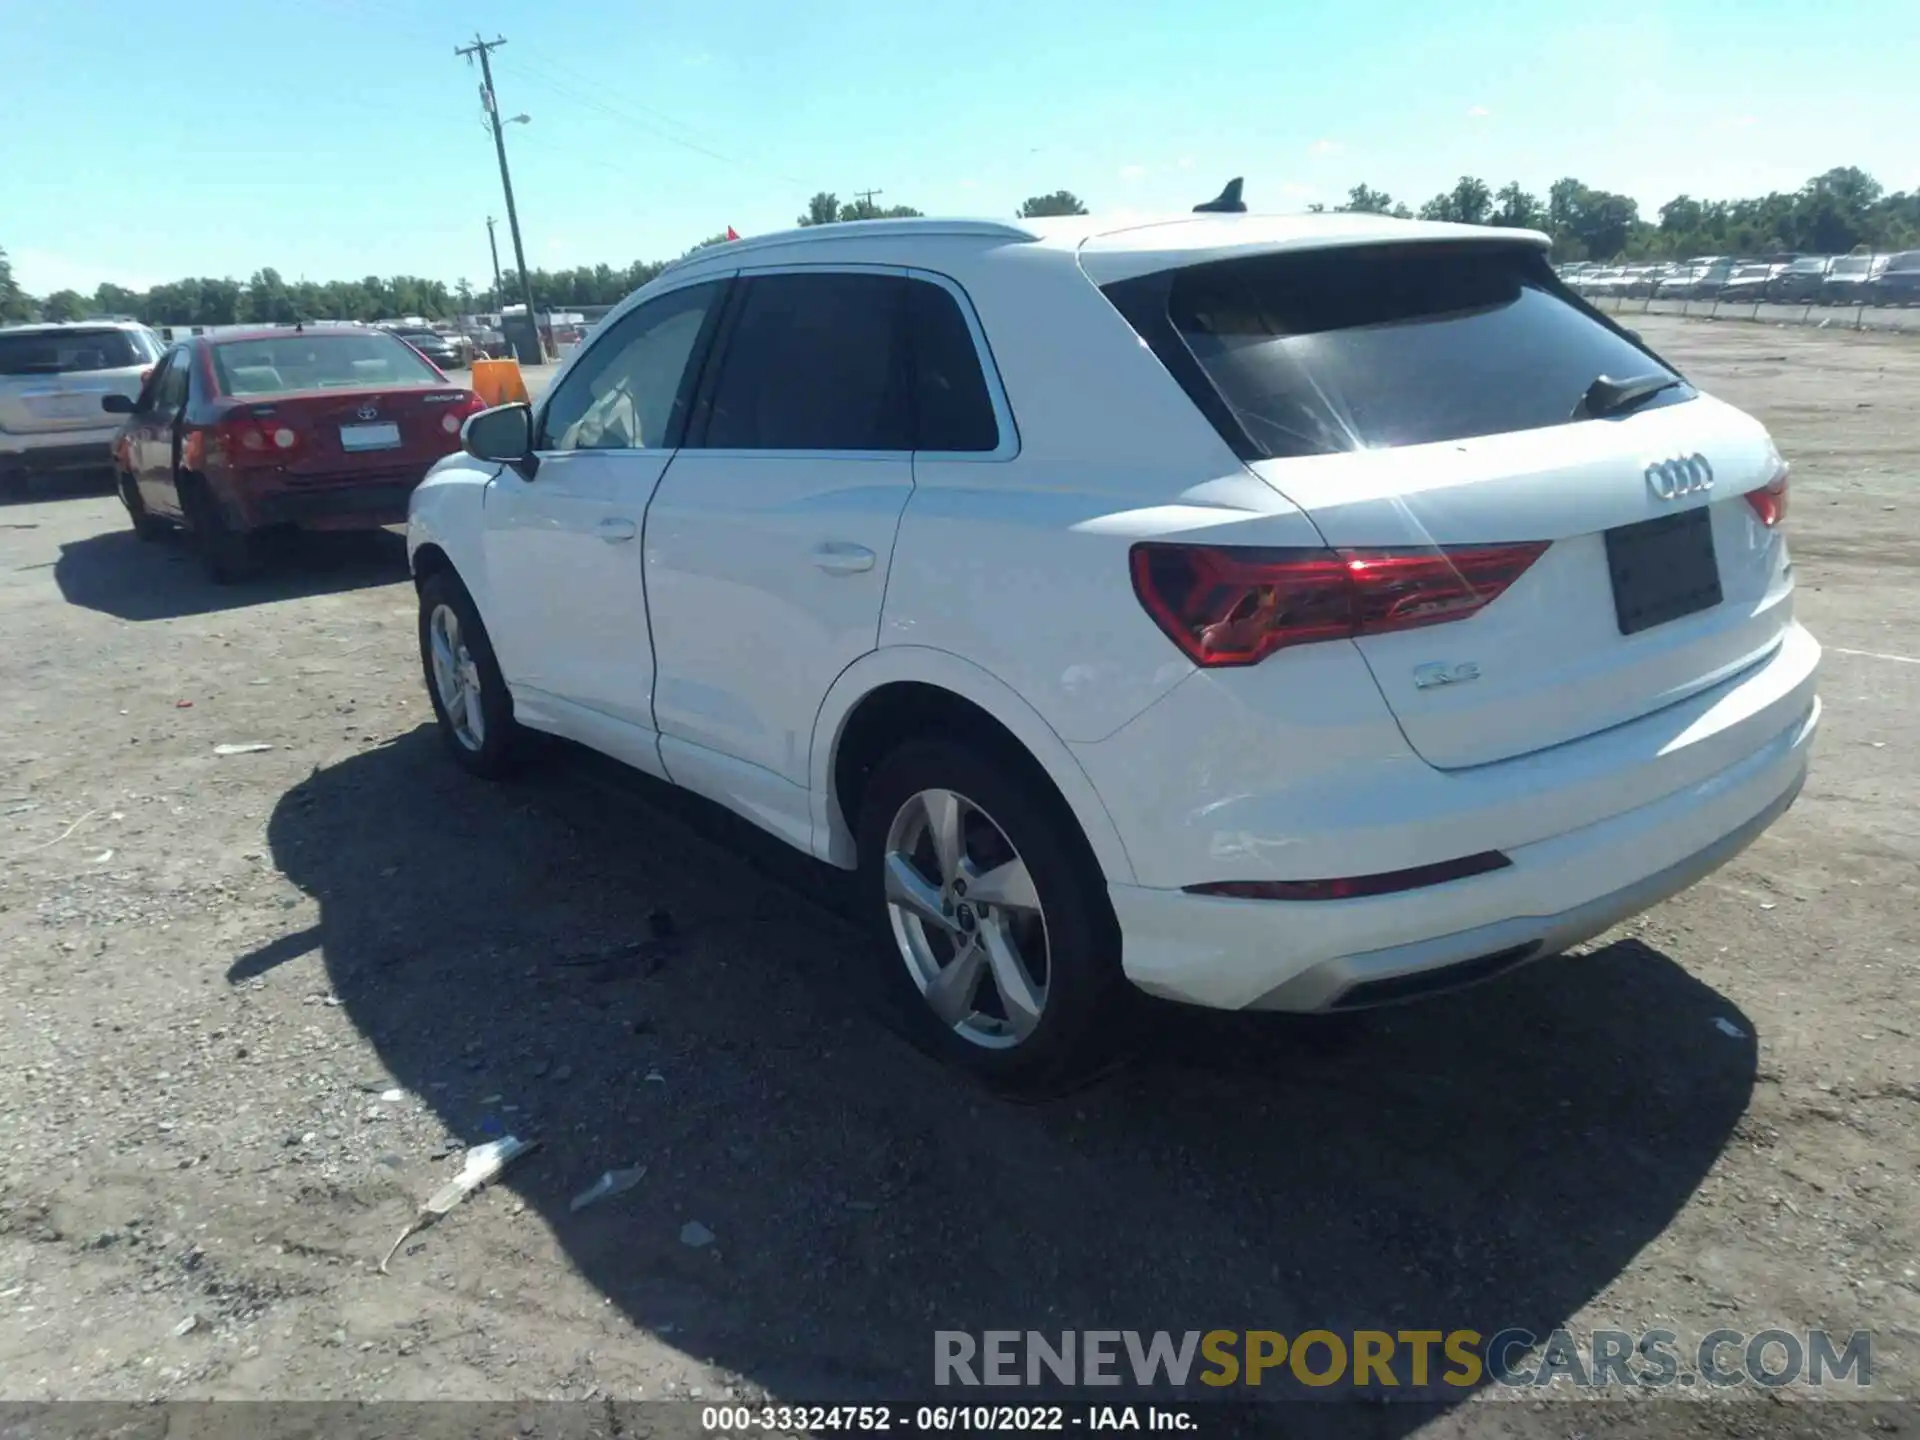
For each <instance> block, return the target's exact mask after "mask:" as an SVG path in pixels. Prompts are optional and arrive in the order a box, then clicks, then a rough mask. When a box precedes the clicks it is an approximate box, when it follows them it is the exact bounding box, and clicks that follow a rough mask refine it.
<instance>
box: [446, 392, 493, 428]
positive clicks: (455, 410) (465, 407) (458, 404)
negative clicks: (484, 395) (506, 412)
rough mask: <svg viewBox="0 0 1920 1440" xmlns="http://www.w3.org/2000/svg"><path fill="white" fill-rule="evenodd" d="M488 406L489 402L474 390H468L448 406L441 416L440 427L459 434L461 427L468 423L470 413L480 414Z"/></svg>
mask: <svg viewBox="0 0 1920 1440" xmlns="http://www.w3.org/2000/svg"><path fill="white" fill-rule="evenodd" d="M486 408H487V402H486V401H484V400H482V399H481V398H480V397H479V396H478V395H475V394H474V393H473V392H472V391H468V392H467V393H466V394H464V395H462V396H461V397H460V398H459V399H458V400H456V401H455V402H454V403H453V404H452V405H450V406H448V407H447V409H446V411H445V412H444V413H443V414H442V415H441V416H440V428H441V429H442V430H444V431H446V432H447V434H449V435H458V434H459V433H460V427H461V426H462V425H464V424H466V421H467V417H468V416H469V415H478V414H479V413H480V412H481V411H482V410H484V409H486Z"/></svg>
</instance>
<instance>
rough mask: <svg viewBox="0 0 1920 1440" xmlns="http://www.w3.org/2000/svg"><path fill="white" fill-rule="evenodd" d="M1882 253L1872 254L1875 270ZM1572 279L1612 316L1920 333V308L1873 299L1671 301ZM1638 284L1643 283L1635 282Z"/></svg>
mask: <svg viewBox="0 0 1920 1440" xmlns="http://www.w3.org/2000/svg"><path fill="white" fill-rule="evenodd" d="M1877 258H1879V257H1877V256H1872V255H1870V256H1868V257H1867V260H1868V267H1869V272H1871V269H1872V266H1873V262H1874V261H1875V260H1876V259H1877ZM1567 278H1568V283H1569V284H1570V285H1571V286H1572V287H1573V288H1574V289H1575V290H1577V291H1579V293H1580V294H1581V295H1582V296H1584V297H1585V299H1586V301H1587V303H1588V304H1590V305H1592V306H1594V307H1595V308H1596V309H1599V310H1604V311H1606V312H1607V313H1608V314H1609V315H1684V316H1688V317H1690V318H1692V319H1697V320H1746V321H1751V322H1754V323H1757V324H1764V325H1808V326H1812V327H1814V328H1817V329H1822V330H1826V329H1846V330H1884V331H1895V332H1904V333H1908V334H1915V335H1920V306H1916V307H1908V306H1904V305H1899V304H1887V303H1879V304H1876V303H1873V302H1872V301H1870V300H1868V299H1866V298H1864V295H1863V298H1861V299H1860V300H1858V301H1856V302H1854V303H1852V304H1839V303H1835V302H1833V301H1830V300H1829V301H1823V300H1820V299H1817V298H1814V299H1805V300H1796V301H1793V302H1790V303H1785V304H1783V303H1780V302H1777V301H1772V300H1767V299H1764V298H1756V299H1745V298H1740V299H1734V300H1727V299H1722V298H1719V297H1717V296H1713V297H1707V298H1702V299H1667V298H1662V297H1659V296H1656V295H1654V294H1652V293H1651V292H1650V290H1648V291H1643V292H1642V293H1640V294H1633V293H1631V292H1629V291H1617V292H1614V293H1607V292H1605V291H1600V292H1598V293H1596V292H1595V291H1594V290H1592V289H1588V288H1583V287H1582V285H1581V284H1580V281H1579V279H1578V277H1567ZM1633 284H1634V287H1635V288H1640V285H1641V282H1640V281H1635V282H1633Z"/></svg>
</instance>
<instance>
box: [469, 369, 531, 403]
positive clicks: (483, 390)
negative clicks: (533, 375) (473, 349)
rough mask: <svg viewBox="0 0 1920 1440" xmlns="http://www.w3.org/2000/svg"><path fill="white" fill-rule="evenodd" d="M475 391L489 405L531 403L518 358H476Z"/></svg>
mask: <svg viewBox="0 0 1920 1440" xmlns="http://www.w3.org/2000/svg"><path fill="white" fill-rule="evenodd" d="M473 393H474V394H476V395H478V396H479V397H480V398H481V400H482V401H484V402H485V403H486V404H488V405H510V404H512V403H513V402H514V401H516V400H517V401H519V402H520V403H521V404H523V405H525V404H530V403H531V401H530V400H529V399H528V396H527V382H526V381H525V380H523V379H522V378H521V376H520V362H519V361H518V360H475V361H474V362H473Z"/></svg>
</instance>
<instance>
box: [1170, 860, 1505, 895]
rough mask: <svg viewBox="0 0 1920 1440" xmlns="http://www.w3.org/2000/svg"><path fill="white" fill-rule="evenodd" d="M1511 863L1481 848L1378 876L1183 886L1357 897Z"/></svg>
mask: <svg viewBox="0 0 1920 1440" xmlns="http://www.w3.org/2000/svg"><path fill="white" fill-rule="evenodd" d="M1512 864H1513V861H1511V860H1509V859H1508V858H1507V857H1506V856H1505V855H1502V854H1501V853H1500V852H1499V851H1498V850H1483V851H1482V852H1481V853H1480V854H1478V855H1463V856H1462V857H1461V858H1460V859H1458V860H1442V861H1440V862H1439V863H1437V864H1434V865H1415V866H1413V867H1412V868H1411V869H1408V870H1388V871H1384V872H1382V873H1381V874H1378V875H1348V876H1344V877H1342V878H1340V879H1337V880H1216V881H1214V882H1213V883H1212V884H1209V885H1189V886H1187V887H1186V889H1187V893H1188V894H1189V895H1219V896H1222V897H1224V898H1226V899H1229V900H1359V899H1364V898H1365V897H1366V896H1369V895H1393V894H1397V893H1399V892H1400V891H1402V890H1422V889H1425V888H1426V887H1427V886H1429V885H1444V884H1446V883H1447V882H1448V881H1450V880H1465V879H1467V878H1469V877H1470V876H1474V875H1487V874H1491V873H1492V872H1493V871H1495V870H1505V869H1507V868H1508V867H1509V866H1510V865H1512Z"/></svg>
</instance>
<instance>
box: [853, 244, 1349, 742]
mask: <svg viewBox="0 0 1920 1440" xmlns="http://www.w3.org/2000/svg"><path fill="white" fill-rule="evenodd" d="M915 263H916V264H917V265H919V266H920V267H922V268H925V269H928V270H933V271H936V272H939V273H942V274H945V275H947V276H949V277H950V278H951V279H953V280H954V281H955V282H956V283H958V284H959V285H960V286H961V288H962V289H964V290H965V291H966V293H967V295H968V296H969V298H970V299H971V301H972V304H973V306H974V309H975V311H976V313H977V314H978V316H979V319H980V322H981V326H982V328H983V330H984V332H985V335H986V339H987V344H988V346H989V347H990V349H991V350H992V357H993V361H994V365H995V368H996V369H997V372H998V374H999V377H1000V379H1001V381H1002V383H1003V384H1004V386H1005V390H1006V395H1007V401H1008V405H1009V408H1010V409H1011V411H1012V414H1013V420H1014V424H1015V426H1016V428H1017V430H1018V440H1019V444H1018V449H1017V451H1016V453H1014V454H1013V456H1012V457H1011V458H1009V459H1005V460H997V461H982V460H973V459H963V458H953V457H932V456H916V457H915V461H914V485H915V488H914V493H913V497H912V499H911V500H910V501H909V502H908V505H907V509H906V512H905V514H904V516H903V517H902V520H901V525H900V531H899V536H898V539H897V541H896V547H895V553H894V563H893V571H892V577H891V580H890V583H889V586H888V591H887V599H886V606H885V610H884V613H883V615H882V619H881V627H880V637H879V643H880V645H881V647H882V648H883V649H884V648H885V647H887V646H892V645H902V646H920V647H926V648H930V649H936V650H942V651H946V652H949V653H951V654H954V655H958V656H961V657H964V658H965V659H966V660H968V661H970V662H971V663H972V664H974V665H976V666H979V667H980V668H981V669H983V670H985V671H986V672H988V673H989V674H991V675H992V676H993V677H995V678H996V679H997V680H998V681H1000V682H1001V683H1003V684H1004V685H1006V686H1007V687H1008V688H1009V689H1010V690H1012V691H1013V692H1014V693H1016V694H1018V695H1019V696H1021V697H1022V698H1023V699H1024V700H1025V701H1026V702H1027V703H1028V704H1030V705H1031V706H1032V707H1033V708H1034V710H1035V711H1036V712H1037V713H1038V714H1039V715H1040V716H1041V717H1042V718H1043V719H1044V720H1045V722H1046V724H1047V725H1048V726H1049V727H1050V728H1051V729H1052V730H1053V731H1054V732H1055V733H1057V734H1058V735H1059V736H1060V737H1061V738H1062V739H1063V740H1067V741H1093V740H1098V739H1101V738H1103V737H1105V736H1107V735H1110V734H1112V733H1113V732H1114V731H1115V730H1117V729H1119V728H1120V727H1121V726H1122V725H1124V724H1125V723H1126V722H1127V721H1128V720H1130V719H1132V718H1133V717H1134V716H1136V715H1138V714H1139V713H1140V712H1141V711H1143V710H1144V709H1146V708H1147V707H1148V706H1149V705H1151V704H1153V703H1154V701H1155V700H1156V699H1158V698H1159V697H1161V696H1163V695H1165V694H1166V693H1167V692H1168V691H1169V690H1171V689H1172V688H1173V687H1174V686H1176V685H1178V684H1179V683H1180V681H1181V680H1182V679H1183V678H1185V677H1186V676H1187V675H1188V674H1190V673H1191V672H1192V669H1193V666H1192V665H1191V663H1190V662H1188V660H1187V659H1186V658H1185V656H1184V655H1182V654H1181V653H1180V651H1179V650H1177V649H1176V648H1175V647H1174V645H1173V643H1172V642H1171V641H1170V640H1168V639H1167V637H1166V636H1165V635H1163V634H1162V633H1161V632H1160V630H1159V628H1158V627H1157V626H1156V625H1155V624H1154V623H1153V622H1152V620H1151V619H1149V618H1148V616H1147V613H1146V611H1145V610H1144V609H1143V608H1142V607H1141V605H1140V603H1139V601H1138V600H1137V599H1136V598H1135V596H1134V593H1133V587H1132V580H1131V577H1130V574H1129V570H1128V551H1129V550H1130V549H1131V547H1132V545H1133V544H1134V543H1135V542H1136V541H1139V540H1149V539H1165V538H1172V537H1186V538H1188V539H1200V538H1203V537H1204V538H1206V539H1209V540H1212V541H1215V542H1217V543H1223V544H1224V543H1234V544H1253V545H1313V544H1317V543H1318V540H1317V536H1316V533H1315V531H1314V529H1313V527H1312V525H1311V524H1310V523H1309V522H1308V521H1307V519H1306V517H1305V516H1304V515H1302V514H1301V513H1300V512H1299V510H1298V509H1296V508H1295V507H1294V505H1293V504H1292V503H1291V502H1290V501H1288V500H1287V499H1286V498H1285V497H1283V496H1280V495H1278V494H1276V493H1275V492H1274V491H1273V490H1272V489H1271V487H1269V486H1266V485H1264V484H1262V483H1261V482H1260V481H1259V480H1258V479H1256V478H1255V477H1254V476H1253V475H1252V474H1251V473H1250V472H1249V471H1248V470H1247V469H1246V468H1245V467H1244V466H1243V465H1241V464H1240V462H1239V461H1238V459H1236V458H1235V456H1234V455H1233V454H1232V452H1231V451H1230V450H1228V449H1227V447H1226V446H1225V444H1224V443H1223V442H1222V441H1221V440H1220V438H1219V436H1218V434H1217V433H1216V432H1215V431H1214V430H1213V428H1212V427H1211V426H1210V425H1209V424H1208V423H1207V422H1206V420H1205V418H1204V417H1203V416H1201V415H1200V413H1199V412H1198V411H1197V410H1196V409H1195V408H1194V407H1193V405H1192V403H1191V402H1190V401H1189V400H1188V399H1187V397H1186V395H1185V394H1184V393H1183V392H1182V391H1181V390H1180V388H1179V386H1178V385H1177V384H1176V383H1175V382H1174V381H1173V379H1172V378H1171V377H1170V376H1169V375H1168V374H1167V372H1166V371H1165V369H1164V368H1163V367H1162V366H1161V365H1160V363H1159V361H1158V360H1156V359H1155V358H1154V357H1153V355H1152V353H1151V352H1150V351H1149V350H1148V349H1147V348H1146V347H1145V346H1144V345H1142V344H1141V343H1140V340H1139V339H1138V337H1137V336H1136V335H1135V334H1134V332H1133V330H1132V328H1131V327H1130V326H1129V325H1128V324H1127V323H1126V321H1125V320H1124V319H1123V318H1122V317H1121V316H1120V315H1119V313H1118V312H1116V311H1115V310H1114V309H1113V308H1112V306H1111V305H1109V304H1108V303H1107V301H1106V299H1105V298H1104V297H1103V296H1102V295H1101V294H1100V292H1099V290H1098V289H1096V288H1095V287H1094V285H1093V284H1092V282H1091V281H1089V280H1088V279H1087V278H1086V277H1085V276H1084V275H1083V274H1081V273H1080V271H1079V268H1078V266H1077V265H1076V264H1075V263H1074V260H1073V256H1072V255H1071V254H1070V253H1068V252H1064V251H1061V250H1058V249H1049V248H1046V247H1042V246H1034V245H1023V244H1018V243H1008V244H1002V245H995V246H986V247H982V246H980V245H979V242H977V241H976V242H972V244H970V245H964V246H963V245H961V244H958V243H956V244H955V245H953V246H951V247H948V248H947V249H946V251H945V253H941V252H940V249H939V247H936V246H931V245H930V246H927V247H925V248H924V249H920V250H917V251H916V255H915Z"/></svg>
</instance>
